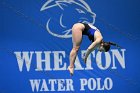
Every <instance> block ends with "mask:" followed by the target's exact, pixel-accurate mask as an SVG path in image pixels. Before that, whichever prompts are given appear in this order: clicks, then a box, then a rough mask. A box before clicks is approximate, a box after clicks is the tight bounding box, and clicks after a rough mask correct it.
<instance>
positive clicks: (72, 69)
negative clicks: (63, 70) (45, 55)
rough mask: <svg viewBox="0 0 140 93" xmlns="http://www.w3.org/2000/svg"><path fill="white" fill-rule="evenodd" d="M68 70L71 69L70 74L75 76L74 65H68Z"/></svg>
mask: <svg viewBox="0 0 140 93" xmlns="http://www.w3.org/2000/svg"><path fill="white" fill-rule="evenodd" d="M68 70H69V72H70V75H71V76H73V73H74V67H71V66H69V67H68Z"/></svg>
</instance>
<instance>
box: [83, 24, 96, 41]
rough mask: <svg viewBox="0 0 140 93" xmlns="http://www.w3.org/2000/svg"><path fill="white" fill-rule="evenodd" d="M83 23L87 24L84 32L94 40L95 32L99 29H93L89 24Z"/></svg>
mask: <svg viewBox="0 0 140 93" xmlns="http://www.w3.org/2000/svg"><path fill="white" fill-rule="evenodd" d="M82 24H83V25H84V26H85V29H84V30H83V32H82V34H83V35H87V36H88V38H89V40H90V41H92V42H94V33H95V31H96V30H97V28H96V29H93V28H91V27H90V26H89V24H86V23H82Z"/></svg>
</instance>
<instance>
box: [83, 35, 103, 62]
mask: <svg viewBox="0 0 140 93" xmlns="http://www.w3.org/2000/svg"><path fill="white" fill-rule="evenodd" d="M101 41H102V37H100V38H98V39H96V40H95V41H94V42H93V43H92V44H91V45H90V46H89V47H88V49H87V50H86V53H85V56H84V58H83V59H84V62H85V63H86V60H87V58H88V55H89V54H90V53H91V52H92V51H93V50H95V49H96V45H98V44H99V43H100V42H101Z"/></svg>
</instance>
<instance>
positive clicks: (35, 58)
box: [14, 49, 126, 72]
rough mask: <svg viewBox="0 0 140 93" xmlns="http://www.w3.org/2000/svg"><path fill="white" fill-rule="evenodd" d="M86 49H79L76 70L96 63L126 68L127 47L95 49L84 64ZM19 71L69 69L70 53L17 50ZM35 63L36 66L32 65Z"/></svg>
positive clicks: (103, 65) (88, 68) (102, 66)
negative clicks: (102, 50) (106, 49)
mask: <svg viewBox="0 0 140 93" xmlns="http://www.w3.org/2000/svg"><path fill="white" fill-rule="evenodd" d="M85 52H86V50H81V51H79V54H80V55H78V56H77V58H76V62H75V70H92V69H94V68H93V67H92V65H91V64H93V62H94V63H96V65H97V67H98V68H99V69H101V70H106V69H109V68H111V69H117V67H118V66H119V67H121V68H122V69H125V52H126V49H121V50H118V49H111V50H110V51H109V52H99V51H98V52H96V51H93V52H92V53H91V54H90V55H89V57H88V59H87V64H85V66H84V67H83V66H82V62H83V61H82V56H83V55H84V53H85ZM14 54H15V56H16V59H17V64H18V67H19V71H20V72H22V71H23V70H27V71H30V69H31V68H32V69H34V70H35V71H52V70H54V71H55V70H67V67H68V65H69V53H66V51H15V52H14ZM32 65H34V66H32Z"/></svg>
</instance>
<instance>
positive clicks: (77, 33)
mask: <svg viewBox="0 0 140 93" xmlns="http://www.w3.org/2000/svg"><path fill="white" fill-rule="evenodd" d="M84 28H85V26H84V25H83V24H81V23H76V24H74V25H73V27H72V42H73V48H72V50H71V52H70V65H69V67H68V70H69V71H70V74H71V75H73V72H74V63H75V59H76V56H77V53H78V50H79V48H80V44H81V42H82V31H83V30H84ZM91 28H92V26H91ZM102 39H103V37H102V35H101V33H100V31H99V30H96V31H95V33H94V42H92V43H91V45H90V46H89V47H88V48H87V51H86V54H85V56H84V58H83V60H84V62H85V63H86V60H87V58H88V55H89V54H90V53H91V52H92V51H93V50H95V49H96V48H98V50H99V51H104V48H103V46H102V45H103V44H102Z"/></svg>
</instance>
